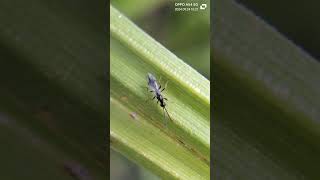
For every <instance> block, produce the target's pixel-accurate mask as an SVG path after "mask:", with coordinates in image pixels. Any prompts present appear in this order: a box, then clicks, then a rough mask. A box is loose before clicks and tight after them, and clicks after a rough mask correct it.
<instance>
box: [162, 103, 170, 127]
mask: <svg viewBox="0 0 320 180" xmlns="http://www.w3.org/2000/svg"><path fill="white" fill-rule="evenodd" d="M163 109H164V111H166V113H167V114H168V117H169V119H170V121H172V119H171V117H170V115H169V113H168V111H167V108H166V107H163ZM164 111H163V112H164ZM164 117H166V115H164ZM166 125H167V123H166Z"/></svg>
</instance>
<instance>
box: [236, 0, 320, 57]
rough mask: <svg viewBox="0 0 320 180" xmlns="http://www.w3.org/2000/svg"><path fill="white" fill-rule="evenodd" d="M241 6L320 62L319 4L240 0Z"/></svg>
mask: <svg viewBox="0 0 320 180" xmlns="http://www.w3.org/2000/svg"><path fill="white" fill-rule="evenodd" d="M237 2H238V3H240V4H242V5H244V6H245V7H247V8H249V9H250V10H251V11H252V12H253V13H255V15H257V16H259V17H261V18H262V19H263V20H264V21H266V22H267V23H269V24H270V25H272V26H273V27H274V28H276V29H277V30H278V31H279V32H280V33H282V34H283V35H285V36H286V37H287V38H288V39H290V40H292V41H293V42H294V43H295V44H296V45H298V46H300V47H301V48H303V49H304V50H306V51H307V52H308V53H310V54H311V55H312V56H313V57H315V58H316V59H317V60H319V59H320V51H319V49H320V23H319V19H320V11H319V7H320V2H319V1H317V0H307V1H276V0H271V1H270V0H269V1H255V0H238V1H237Z"/></svg>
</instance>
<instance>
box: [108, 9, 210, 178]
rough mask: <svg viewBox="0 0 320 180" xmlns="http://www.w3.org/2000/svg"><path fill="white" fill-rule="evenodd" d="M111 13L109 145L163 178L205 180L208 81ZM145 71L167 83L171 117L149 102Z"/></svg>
mask: <svg viewBox="0 0 320 180" xmlns="http://www.w3.org/2000/svg"><path fill="white" fill-rule="evenodd" d="M110 16H111V17H110V32H111V35H110V45H111V46H110V87H111V90H110V93H111V97H110V99H111V104H110V107H111V122H110V125H111V126H110V128H111V129H110V135H111V147H112V148H114V149H115V150H116V151H120V152H121V153H123V154H124V155H125V156H127V157H128V158H130V159H132V160H134V161H135V162H137V163H138V164H141V165H143V166H145V167H146V168H148V169H151V170H152V171H153V172H155V173H157V174H158V175H159V176H161V177H164V178H175V179H186V178H187V179H188V178H189V179H190V178H193V179H199V178H202V179H209V175H210V169H209V162H210V160H209V158H210V87H209V86H210V85H209V84H210V82H209V81H208V80H207V79H205V78H204V77H203V76H202V75H200V74H199V73H198V72H196V71H195V70H194V69H192V68H191V67H190V66H188V65H187V64H185V63H184V62H183V61H182V60H180V59H179V58H178V57H177V56H175V55H174V54H172V53H171V52H169V51H168V50H167V49H166V48H164V47H163V46H161V45H160V44H159V43H158V42H156V41H155V40H154V39H152V38H151V37H150V36H148V35H147V34H146V33H144V32H143V31H142V30H141V29H139V28H138V27H137V26H136V25H134V24H133V23H132V22H131V21H130V20H128V19H127V18H126V17H125V16H124V15H123V14H121V13H120V12H119V11H117V10H116V9H115V8H113V7H112V6H110ZM148 73H152V74H153V75H155V76H156V78H157V79H158V81H159V82H160V84H162V86H163V87H164V86H165V84H166V82H168V83H167V86H166V90H165V91H163V95H164V97H166V98H168V101H167V106H166V108H167V110H168V113H169V114H170V117H171V119H172V120H170V119H169V118H168V116H166V115H164V112H163V109H162V108H161V107H160V106H159V105H158V104H156V103H155V102H153V101H151V100H150V101H147V100H148V99H151V98H152V94H151V93H150V92H148V91H147V88H146V87H147V74H148ZM160 77H161V80H160Z"/></svg>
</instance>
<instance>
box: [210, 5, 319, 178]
mask: <svg viewBox="0 0 320 180" xmlns="http://www.w3.org/2000/svg"><path fill="white" fill-rule="evenodd" d="M213 12H214V14H213V19H212V21H213V25H212V26H213V27H214V28H213V31H214V33H213V61H212V63H213V67H214V68H213V71H214V73H213V74H214V76H213V81H214V82H215V84H217V86H215V89H214V92H215V94H214V97H215V105H216V110H215V113H214V120H215V121H214V128H213V133H214V142H215V149H214V154H215V156H214V158H215V160H214V162H215V166H214V168H215V172H216V174H214V177H216V178H217V179H225V178H228V179H318V178H319V172H318V168H317V167H318V162H319V160H320V153H319V152H320V146H319V141H318V140H319V137H320V136H319V135H320V127H319V120H320V109H319V107H320V91H319V88H320V86H319V77H320V64H319V62H317V61H315V59H313V58H312V57H310V56H309V55H308V54H306V53H305V52H304V51H302V50H301V49H300V48H298V47H297V46H295V45H294V44H293V43H292V42H290V41H289V40H287V39H286V38H285V37H283V36H282V35H280V34H279V33H278V32H277V31H275V29H273V28H272V27H270V26H269V25H267V24H265V23H264V22H262V21H261V19H259V18H257V17H256V16H254V15H253V14H252V13H251V12H249V11H248V10H247V9H245V8H243V7H242V6H240V5H239V4H237V3H236V2H234V1H230V0H227V1H225V0H219V1H216V3H215V6H214V9H213Z"/></svg>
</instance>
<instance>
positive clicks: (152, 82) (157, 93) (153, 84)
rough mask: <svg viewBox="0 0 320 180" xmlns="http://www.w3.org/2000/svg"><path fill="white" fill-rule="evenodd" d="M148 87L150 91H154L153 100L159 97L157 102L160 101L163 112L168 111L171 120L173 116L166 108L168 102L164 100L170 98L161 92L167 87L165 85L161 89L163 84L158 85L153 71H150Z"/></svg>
mask: <svg viewBox="0 0 320 180" xmlns="http://www.w3.org/2000/svg"><path fill="white" fill-rule="evenodd" d="M148 87H149V90H150V92H152V93H153V95H154V96H153V98H152V100H153V99H154V98H157V104H158V102H160V106H161V107H162V108H163V112H164V111H166V113H167V114H168V117H169V119H170V120H171V117H170V115H169V113H168V111H167V108H166V103H165V102H164V100H168V99H167V98H164V97H163V96H162V94H161V92H162V91H164V90H165V89H166V88H165V87H164V88H163V89H161V85H158V83H157V80H156V78H155V77H154V76H153V75H152V74H151V73H148Z"/></svg>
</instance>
